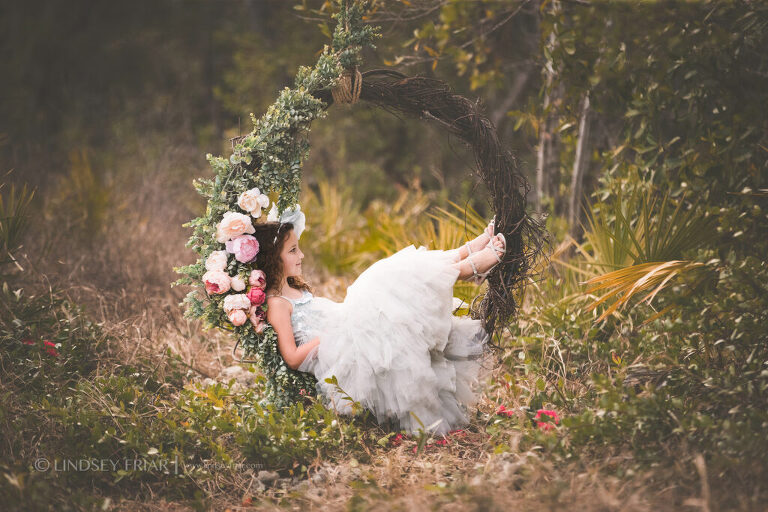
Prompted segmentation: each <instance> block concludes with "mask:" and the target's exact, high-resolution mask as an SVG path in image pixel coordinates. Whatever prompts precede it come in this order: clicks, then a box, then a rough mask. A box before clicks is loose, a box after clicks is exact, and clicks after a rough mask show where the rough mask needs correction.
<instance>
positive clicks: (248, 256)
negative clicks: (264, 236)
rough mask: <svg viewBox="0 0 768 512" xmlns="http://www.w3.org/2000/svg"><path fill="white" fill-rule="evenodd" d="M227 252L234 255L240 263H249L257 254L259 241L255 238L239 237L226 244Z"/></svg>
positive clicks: (249, 236)
mask: <svg viewBox="0 0 768 512" xmlns="http://www.w3.org/2000/svg"><path fill="white" fill-rule="evenodd" d="M226 245H227V252H231V253H234V255H235V259H236V260H237V261H239V262H240V263H250V262H251V261H253V260H255V259H256V255H257V254H259V241H258V240H256V237H255V236H251V235H241V236H238V237H237V238H235V239H234V240H230V241H228V242H227V243H226Z"/></svg>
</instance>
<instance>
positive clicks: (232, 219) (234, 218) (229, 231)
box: [216, 212, 256, 244]
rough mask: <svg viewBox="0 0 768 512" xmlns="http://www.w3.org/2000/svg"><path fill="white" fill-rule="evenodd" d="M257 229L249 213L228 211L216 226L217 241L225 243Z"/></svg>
mask: <svg viewBox="0 0 768 512" xmlns="http://www.w3.org/2000/svg"><path fill="white" fill-rule="evenodd" d="M255 232H256V230H255V229H254V227H253V224H251V219H250V218H249V217H248V216H247V215H243V214H242V213H237V212H227V213H225V214H224V217H223V218H222V219H221V222H220V223H219V225H218V226H216V241H217V242H220V243H222V244H223V243H224V242H226V241H227V240H232V239H233V238H235V237H238V236H240V235H243V234H246V233H248V234H253V233H255Z"/></svg>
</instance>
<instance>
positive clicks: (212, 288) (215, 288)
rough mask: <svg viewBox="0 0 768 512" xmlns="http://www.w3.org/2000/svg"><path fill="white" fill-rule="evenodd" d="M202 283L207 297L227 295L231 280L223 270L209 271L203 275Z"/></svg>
mask: <svg viewBox="0 0 768 512" xmlns="http://www.w3.org/2000/svg"><path fill="white" fill-rule="evenodd" d="M203 283H205V291H206V292H208V295H216V294H219V293H227V292H228V291H229V288H230V286H231V284H232V283H231V279H230V278H229V276H228V275H227V273H226V272H224V271H223V270H209V271H208V272H206V273H205V274H203Z"/></svg>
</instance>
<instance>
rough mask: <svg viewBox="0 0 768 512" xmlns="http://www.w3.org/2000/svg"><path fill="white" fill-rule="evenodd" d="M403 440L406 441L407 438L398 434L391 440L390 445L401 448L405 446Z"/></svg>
mask: <svg viewBox="0 0 768 512" xmlns="http://www.w3.org/2000/svg"><path fill="white" fill-rule="evenodd" d="M403 439H405V436H404V435H403V434H396V435H395V436H394V437H392V438H390V439H389V445H390V446H400V445H401V444H403Z"/></svg>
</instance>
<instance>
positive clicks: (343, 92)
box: [331, 66, 363, 104]
mask: <svg viewBox="0 0 768 512" xmlns="http://www.w3.org/2000/svg"><path fill="white" fill-rule="evenodd" d="M362 86H363V75H362V74H361V73H360V70H358V69H357V66H355V69H345V70H344V72H343V73H342V74H341V77H340V78H339V83H338V85H336V87H334V88H333V89H331V95H332V96H333V101H334V102H335V103H348V104H354V103H357V100H359V99H360V90H361V89H362Z"/></svg>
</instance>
